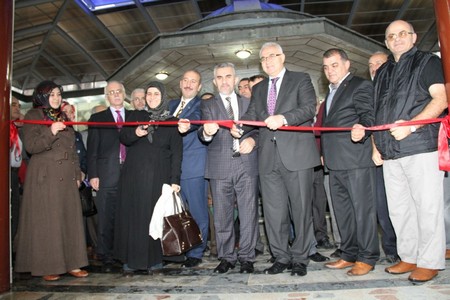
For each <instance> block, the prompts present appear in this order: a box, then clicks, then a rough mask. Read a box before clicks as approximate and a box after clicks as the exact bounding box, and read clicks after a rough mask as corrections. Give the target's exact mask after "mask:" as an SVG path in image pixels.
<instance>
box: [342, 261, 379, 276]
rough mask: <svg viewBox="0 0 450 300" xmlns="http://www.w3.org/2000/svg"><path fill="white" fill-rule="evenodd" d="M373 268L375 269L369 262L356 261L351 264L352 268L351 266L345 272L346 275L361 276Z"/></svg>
mask: <svg viewBox="0 0 450 300" xmlns="http://www.w3.org/2000/svg"><path fill="white" fill-rule="evenodd" d="M373 269H375V267H374V266H371V265H369V264H366V263H363V262H361V261H357V262H356V263H355V265H354V266H353V268H351V269H350V270H349V271H348V272H347V275H349V276H362V275H366V274H367V273H369V272H370V271H373Z"/></svg>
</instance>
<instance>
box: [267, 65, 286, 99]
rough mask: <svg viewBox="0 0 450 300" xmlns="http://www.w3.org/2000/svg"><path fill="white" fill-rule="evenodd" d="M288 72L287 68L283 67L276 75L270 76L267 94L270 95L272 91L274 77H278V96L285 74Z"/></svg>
mask: <svg viewBox="0 0 450 300" xmlns="http://www.w3.org/2000/svg"><path fill="white" fill-rule="evenodd" d="M285 73H286V68H283V70H281V72H280V73H279V74H278V75H277V76H274V77H269V84H268V85H269V87H268V88H267V95H269V92H270V88H271V86H272V79H273V78H276V77H278V80H277V83H276V87H277V97H278V93H279V91H280V87H281V82H282V81H283V78H284V74H285Z"/></svg>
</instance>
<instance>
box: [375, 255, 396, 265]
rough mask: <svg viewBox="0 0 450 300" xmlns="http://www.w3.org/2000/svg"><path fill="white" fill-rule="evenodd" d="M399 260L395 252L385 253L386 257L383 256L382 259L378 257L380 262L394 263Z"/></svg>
mask: <svg viewBox="0 0 450 300" xmlns="http://www.w3.org/2000/svg"><path fill="white" fill-rule="evenodd" d="M399 261H400V256H398V255H397V254H388V255H386V257H383V258H382V259H380V263H381V264H382V263H387V264H390V265H392V264H396V263H398V262H399Z"/></svg>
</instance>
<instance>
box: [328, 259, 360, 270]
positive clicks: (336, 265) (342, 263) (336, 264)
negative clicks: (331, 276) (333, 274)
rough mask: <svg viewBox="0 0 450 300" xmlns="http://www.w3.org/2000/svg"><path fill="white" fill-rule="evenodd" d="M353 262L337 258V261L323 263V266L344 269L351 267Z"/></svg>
mask: <svg viewBox="0 0 450 300" xmlns="http://www.w3.org/2000/svg"><path fill="white" fill-rule="evenodd" d="M354 264H355V263H352V262H349V261H345V260H343V259H339V260H337V261H333V262H329V263H326V264H325V267H327V268H329V269H345V268H349V267H352V266H353V265H354Z"/></svg>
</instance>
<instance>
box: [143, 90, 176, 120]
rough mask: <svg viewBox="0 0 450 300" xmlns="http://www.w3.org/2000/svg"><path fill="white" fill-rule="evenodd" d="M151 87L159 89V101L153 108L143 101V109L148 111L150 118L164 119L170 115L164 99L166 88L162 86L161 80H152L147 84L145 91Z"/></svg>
mask: <svg viewBox="0 0 450 300" xmlns="http://www.w3.org/2000/svg"><path fill="white" fill-rule="evenodd" d="M151 87H153V88H157V89H158V90H159V92H160V93H161V103H160V104H159V105H158V106H157V107H155V108H150V107H149V106H148V104H147V101H145V108H144V109H145V110H146V111H147V112H148V113H149V118H150V120H153V121H164V120H166V119H167V118H169V117H170V115H169V102H168V101H167V99H166V89H165V88H164V85H163V84H162V83H161V82H158V81H152V82H150V83H149V84H148V85H147V88H146V89H145V93H147V91H148V89H149V88H151Z"/></svg>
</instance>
